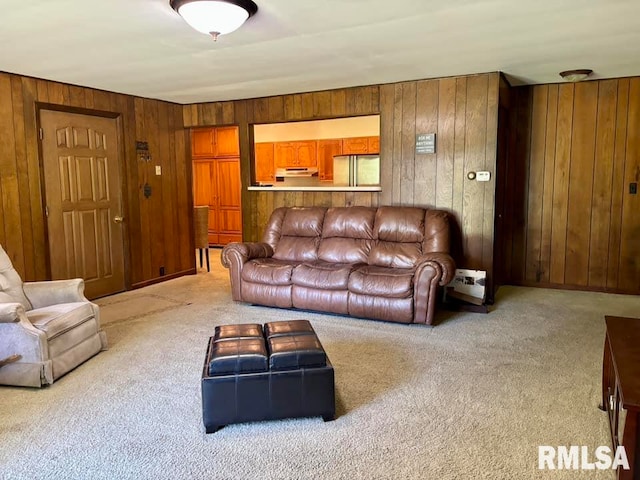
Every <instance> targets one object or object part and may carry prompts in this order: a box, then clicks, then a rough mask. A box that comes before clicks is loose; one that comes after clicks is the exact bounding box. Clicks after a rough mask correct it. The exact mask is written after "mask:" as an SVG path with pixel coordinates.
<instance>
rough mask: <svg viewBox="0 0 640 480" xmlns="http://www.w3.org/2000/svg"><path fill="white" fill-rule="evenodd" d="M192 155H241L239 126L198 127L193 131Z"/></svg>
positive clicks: (201, 156) (198, 156) (200, 156)
mask: <svg viewBox="0 0 640 480" xmlns="http://www.w3.org/2000/svg"><path fill="white" fill-rule="evenodd" d="M191 155H192V156H193V157H194V158H204V157H239V156H240V141H239V137H238V127H216V128H198V129H194V130H192V131H191Z"/></svg>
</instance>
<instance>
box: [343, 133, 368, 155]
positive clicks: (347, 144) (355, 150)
mask: <svg viewBox="0 0 640 480" xmlns="http://www.w3.org/2000/svg"><path fill="white" fill-rule="evenodd" d="M368 152H369V140H368V137H352V138H344V139H343V140H342V153H343V154H344V155H356V154H361V153H368Z"/></svg>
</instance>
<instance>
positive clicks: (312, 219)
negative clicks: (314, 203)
mask: <svg viewBox="0 0 640 480" xmlns="http://www.w3.org/2000/svg"><path fill="white" fill-rule="evenodd" d="M325 212H326V209H325V208H322V207H307V208H290V209H288V210H287V213H286V214H285V216H284V219H283V221H282V236H285V237H319V236H320V234H321V233H322V224H323V220H324V214H325Z"/></svg>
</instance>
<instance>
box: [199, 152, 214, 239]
mask: <svg viewBox="0 0 640 480" xmlns="http://www.w3.org/2000/svg"><path fill="white" fill-rule="evenodd" d="M215 168H216V167H215V163H214V160H213V159H211V158H210V159H202V160H194V162H193V202H194V204H195V205H196V206H203V205H207V206H208V207H209V234H208V237H209V243H211V244H213V245H217V244H218V242H219V238H218V225H217V212H216V207H217V206H216V193H215V192H216V189H217V187H216V183H215V182H216V173H215Z"/></svg>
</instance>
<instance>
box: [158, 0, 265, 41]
mask: <svg viewBox="0 0 640 480" xmlns="http://www.w3.org/2000/svg"><path fill="white" fill-rule="evenodd" d="M170 3H171V8H173V9H174V10H175V11H176V12H178V13H179V14H180V16H181V17H182V18H184V20H185V22H187V23H188V24H189V25H190V26H191V27H192V28H194V29H195V30H197V31H199V32H202V33H206V34H209V35H211V36H212V37H213V39H214V40H217V39H218V35H224V34H227V33H231V32H233V31H234V30H237V29H238V28H240V26H241V25H242V24H243V23H244V22H245V21H246V20H247V19H248V18H249V17H250V16H252V15H254V14H255V13H256V12H257V11H258V6H257V5H256V4H255V3H254V2H252V1H251V0H171V2H170Z"/></svg>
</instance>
